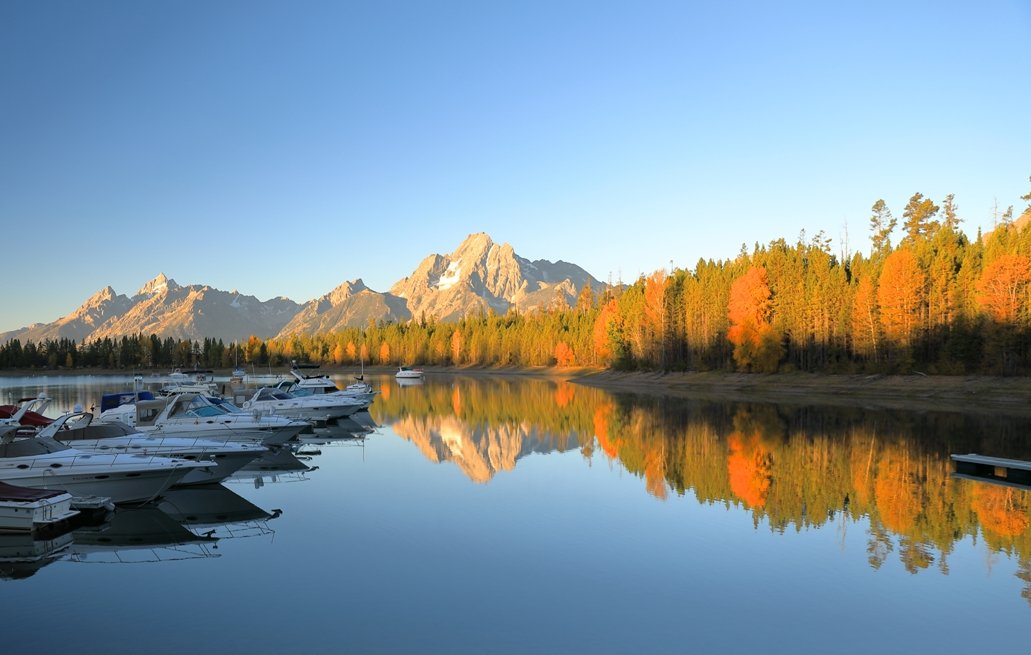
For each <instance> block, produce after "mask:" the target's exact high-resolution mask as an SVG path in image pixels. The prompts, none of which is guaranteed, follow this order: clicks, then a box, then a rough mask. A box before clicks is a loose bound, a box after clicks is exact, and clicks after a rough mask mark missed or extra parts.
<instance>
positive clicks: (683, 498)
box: [0, 376, 1031, 655]
mask: <svg viewBox="0 0 1031 655" xmlns="http://www.w3.org/2000/svg"><path fill="white" fill-rule="evenodd" d="M126 382H128V380H127V379H116V378H104V377H80V378H75V377H68V378H54V377H49V378H9V379H0V402H9V401H10V400H12V399H15V398H19V397H22V396H28V395H35V393H36V392H37V391H38V390H40V389H43V388H45V389H46V391H47V393H48V394H49V395H50V396H51V397H53V398H54V399H55V401H54V409H52V410H51V411H50V412H49V413H50V414H56V413H58V412H59V411H60V410H63V409H67V408H70V407H71V406H72V405H74V404H75V403H76V402H82V403H83V404H84V405H86V406H89V404H91V403H93V402H96V401H97V400H98V399H99V396H100V393H101V392H103V391H106V390H115V389H117V388H118V387H120V386H123V385H124V384H125V383H126ZM377 382H378V385H379V387H380V388H381V390H382V393H381V394H380V396H379V397H378V398H377V400H376V402H375V403H374V405H373V407H372V408H371V412H370V414H371V418H370V419H367V420H366V421H365V422H366V424H368V425H374V426H375V429H374V430H373V431H372V432H361V431H360V430H361V428H360V427H359V426H358V425H350V426H345V427H347V429H339V430H336V431H330V432H322V433H321V434H318V435H315V436H314V437H312V438H310V439H309V440H308V441H309V443H307V444H305V445H303V446H302V447H301V449H300V451H299V452H298V453H296V458H295V457H292V456H290V454H289V453H281V454H280V456H279V461H278V463H275V464H269V465H267V466H265V467H264V468H265V469H266V470H258V471H251V472H249V473H246V474H241V475H239V476H238V477H236V478H234V479H232V480H231V481H230V482H227V483H225V484H223V485H221V486H219V487H215V488H212V489H192V490H188V491H176V492H173V493H172V494H170V495H169V496H168V497H166V498H165V499H164V500H163V501H162V502H161V503H160V504H158V505H156V506H152V507H144V508H134V509H120V510H119V511H118V512H117V513H116V515H115V516H114V519H113V520H112V521H111V522H110V523H109V524H107V525H106V526H102V527H100V528H96V527H93V528H82V529H80V530H77V531H76V532H74V533H71V534H69V535H65V536H62V537H59V538H57V539H54V540H51V541H46V542H32V540H31V539H27V538H24V537H2V539H3V541H0V607H2V608H3V611H4V621H3V626H4V629H3V649H2V652H3V653H4V654H5V655H7V654H11V655H17V654H20V653H40V652H72V651H73V650H74V651H75V652H76V653H104V654H114V653H140V652H148V653H183V652H198V653H251V654H253V653H638V652H655V653H679V652H717V651H718V652H721V653H737V652H750V653H754V652H765V653H779V652H785V653H789V652H790V653H796V652H814V653H815V652H820V653H828V652H832V653H868V652H879V653H894V652H899V653H902V652H905V653H912V652H931V651H942V652H955V651H959V650H961V649H964V648H970V649H975V648H976V649H977V651H978V652H980V651H987V650H994V649H1005V650H1011V651H1014V650H1016V649H1018V648H1020V649H1023V648H1026V644H1027V640H1028V637H1029V636H1031V493H1029V492H1027V491H1023V490H1020V489H1014V488H1010V487H1003V486H997V485H991V484H987V483H980V482H971V481H965V480H957V479H953V478H951V477H950V471H951V466H950V463H949V459H948V455H949V453H950V452H962V453H966V452H979V453H984V454H993V455H998V456H1002V457H1014V458H1021V459H1031V446H1029V439H1028V437H1027V435H1028V434H1029V431H1028V429H1029V427H1031V426H1029V425H1028V422H1027V420H1025V419H1016V418H1007V417H1000V416H985V415H980V414H969V415H968V414H959V413H954V414H947V413H930V414H929V413H921V414H906V413H901V412H881V411H872V410H864V409H844V410H843V409H825V408H813V407H808V408H807V407H788V406H773V405H762V404H742V403H716V402H711V401H705V402H702V401H691V400H682V399H657V398H644V397H634V396H626V395H619V396H614V395H612V394H609V393H607V392H605V391H600V390H596V389H590V388H585V387H579V386H575V385H572V384H569V383H556V382H553V381H548V380H532V379H521V378H510V377H501V378H470V377H449V376H437V377H431V378H430V379H428V380H427V381H426V383H425V384H423V385H421V386H412V387H399V386H397V383H396V382H395V381H394V380H393V379H391V378H382V379H379V380H378V381H377ZM355 433H357V434H360V435H362V436H361V437H360V438H355V436H354V434H355ZM275 466H278V467H279V468H280V470H269V469H271V468H274V467H275ZM307 467H317V468H315V469H314V470H304V468H307ZM27 554H31V555H32V556H31V557H26V555H27ZM26 559H28V560H34V561H24V560H26ZM15 560H21V561H15Z"/></svg>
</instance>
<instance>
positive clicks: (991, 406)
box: [575, 371, 1031, 417]
mask: <svg viewBox="0 0 1031 655" xmlns="http://www.w3.org/2000/svg"><path fill="white" fill-rule="evenodd" d="M575 381H576V382H577V383H578V384H583V385H585V386H591V387H598V388H601V389H605V390H607V391H614V392H620V393H636V394H644V395H660V396H667V397H670V396H671V397H677V398H688V397H689V398H698V399H708V400H735V401H744V402H762V403H777V404H790V405H837V406H847V407H868V408H870V409H896V410H905V411H914V412H921V411H946V412H961V413H999V414H1007V415H1014V416H1029V417H1031V378H1022V377H992V376H922V375H905V376H903V375H829V374H828V375H823V374H811V373H768V374H757V373H724V372H705V373H656V372H653V373H641V372H631V373H622V372H617V371H604V372H597V373H591V374H587V375H584V376H581V377H579V378H577V379H576V380H575Z"/></svg>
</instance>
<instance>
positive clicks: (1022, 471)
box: [952, 453, 1031, 489]
mask: <svg viewBox="0 0 1031 655" xmlns="http://www.w3.org/2000/svg"><path fill="white" fill-rule="evenodd" d="M952 461H953V462H955V464H956V472H955V473H953V474H952V475H953V477H956V478H963V479H966V480H981V481H984V482H994V483H996V484H1002V485H1006V486H1009V487H1019V488H1021V489H1031V462H1028V461H1025V460H1022V459H1003V458H1002V457H987V456H985V455H977V454H974V453H970V454H969V455H952Z"/></svg>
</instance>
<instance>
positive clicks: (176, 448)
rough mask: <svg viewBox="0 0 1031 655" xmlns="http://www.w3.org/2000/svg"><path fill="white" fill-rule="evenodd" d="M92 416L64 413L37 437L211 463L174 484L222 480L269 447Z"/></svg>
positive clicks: (104, 450)
mask: <svg viewBox="0 0 1031 655" xmlns="http://www.w3.org/2000/svg"><path fill="white" fill-rule="evenodd" d="M92 419H93V415H92V414H90V413H89V412H72V413H69V414H65V415H63V416H60V417H58V418H57V419H56V420H55V421H54V422H53V423H51V424H50V425H49V426H47V427H45V428H43V429H41V430H40V432H39V436H42V437H50V438H52V439H55V440H57V441H59V442H61V443H64V444H66V445H68V446H74V447H75V448H76V449H78V450H82V451H86V452H93V453H99V454H117V453H129V454H142V455H156V456H159V457H173V458H177V459H185V460H189V461H197V462H207V463H209V464H210V466H207V467H205V468H200V469H196V470H193V471H190V472H189V473H187V474H186V476H185V477H183V479H182V480H180V481H179V482H178V484H177V486H183V485H196V484H213V483H217V482H221V481H222V480H225V479H226V478H228V477H229V476H230V475H232V474H233V473H236V472H237V471H238V470H240V469H241V468H243V467H244V466H246V465H247V464H249V463H251V462H252V461H254V460H255V459H257V458H258V457H261V456H262V455H264V454H265V453H267V452H268V448H266V447H264V446H262V445H259V444H257V443H244V442H233V441H228V440H223V441H213V440H206V439H197V438H194V437H163V436H159V435H153V434H146V433H143V432H138V431H136V430H135V429H133V428H130V427H129V426H127V425H123V424H121V423H99V422H98V423H92Z"/></svg>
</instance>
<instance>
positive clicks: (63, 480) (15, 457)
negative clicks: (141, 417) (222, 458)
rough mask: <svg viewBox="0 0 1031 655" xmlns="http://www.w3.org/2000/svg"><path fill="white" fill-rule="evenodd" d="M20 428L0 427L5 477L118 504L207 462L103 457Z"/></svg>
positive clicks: (148, 494) (154, 492) (156, 490)
mask: <svg viewBox="0 0 1031 655" xmlns="http://www.w3.org/2000/svg"><path fill="white" fill-rule="evenodd" d="M18 427H20V426H15V425H7V426H3V427H2V428H0V432H2V436H0V481H3V482H7V483H9V484H13V485H16V486H20V487H33V488H35V489H61V490H64V491H67V492H68V493H70V494H71V495H73V496H108V497H110V498H111V500H112V501H113V502H115V503H132V502H143V501H147V500H150V499H152V498H156V497H157V496H159V495H160V494H161V492H162V491H164V490H165V489H168V488H169V487H171V486H172V485H174V484H176V483H177V482H179V481H180V480H182V479H183V478H184V477H186V475H187V474H188V473H190V471H193V470H195V469H200V468H204V467H205V466H211V464H210V463H205V462H191V461H187V460H184V459H169V458H167V457H154V456H151V455H129V454H121V455H101V454H96V453H88V452H84V451H81V450H77V449H75V448H72V447H70V446H66V445H65V444H63V443H60V442H58V441H54V440H53V439H50V438H48V437H28V438H15V435H16V432H17V429H18Z"/></svg>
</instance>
